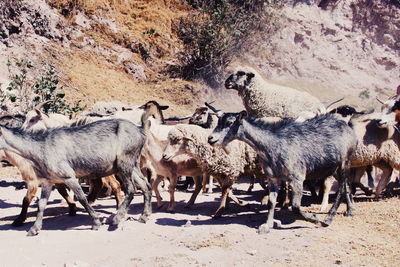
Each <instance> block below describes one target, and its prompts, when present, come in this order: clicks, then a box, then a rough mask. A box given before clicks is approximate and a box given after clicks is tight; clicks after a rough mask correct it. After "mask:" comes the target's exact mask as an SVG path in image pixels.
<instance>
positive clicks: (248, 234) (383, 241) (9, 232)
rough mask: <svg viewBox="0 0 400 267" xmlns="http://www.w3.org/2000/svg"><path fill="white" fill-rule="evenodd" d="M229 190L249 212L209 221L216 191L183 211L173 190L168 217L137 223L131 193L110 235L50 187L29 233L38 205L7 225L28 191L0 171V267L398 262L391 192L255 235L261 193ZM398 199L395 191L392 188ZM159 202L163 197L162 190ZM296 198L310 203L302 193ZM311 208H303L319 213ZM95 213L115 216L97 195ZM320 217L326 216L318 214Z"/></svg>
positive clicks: (182, 197) (262, 213)
mask: <svg viewBox="0 0 400 267" xmlns="http://www.w3.org/2000/svg"><path fill="white" fill-rule="evenodd" d="M235 187H236V190H235V194H236V195H238V197H239V198H241V199H244V200H247V201H249V202H250V203H251V204H250V208H245V207H239V206H238V205H236V204H234V203H232V204H231V205H230V206H229V210H228V211H226V213H225V214H224V216H223V217H222V218H220V219H211V217H210V215H211V214H212V213H213V212H214V211H215V209H216V208H217V205H218V201H219V197H220V192H219V190H218V188H216V189H215V190H214V193H212V194H200V195H199V197H198V199H197V201H196V203H195V205H194V206H193V207H192V208H190V209H187V208H185V202H186V201H187V200H188V199H189V197H190V193H191V190H189V191H188V192H183V191H177V192H176V199H177V202H178V203H177V209H176V212H175V213H168V212H166V211H165V208H166V205H164V207H163V208H161V209H157V208H156V205H155V199H154V198H153V212H154V213H153V214H152V215H151V219H150V220H149V221H148V222H147V223H146V224H142V223H139V222H138V221H137V220H136V219H137V218H138V217H139V214H140V212H141V210H142V208H143V197H142V196H141V195H139V194H138V195H137V196H135V198H134V201H133V203H132V204H131V206H130V210H129V215H128V220H127V221H125V222H124V223H122V225H120V227H119V228H118V229H116V230H113V231H110V230H109V228H108V225H106V224H105V225H103V226H102V227H101V228H100V230H98V231H92V230H90V228H91V226H90V223H91V221H90V218H89V216H88V214H87V213H86V212H85V211H84V210H83V209H82V207H80V210H79V211H78V214H77V215H76V216H74V217H70V216H68V208H67V205H66V203H65V202H64V201H61V197H60V195H59V194H58V192H56V191H54V192H53V193H52V196H51V198H50V201H49V205H48V207H47V209H46V212H45V219H44V223H43V230H42V231H41V232H40V233H39V235H38V236H35V237H27V236H26V232H27V230H28V229H29V228H30V227H31V226H32V224H33V222H34V218H35V216H36V209H37V206H36V204H32V206H31V207H30V209H29V213H28V216H29V217H28V219H27V221H26V223H25V224H24V225H23V226H22V227H17V228H14V227H12V226H11V223H12V220H13V219H14V218H15V217H16V216H17V214H18V213H19V212H20V208H21V202H22V198H23V196H24V194H25V192H26V189H25V188H23V183H22V182H21V180H20V177H19V175H18V174H17V172H16V169H15V168H13V167H6V168H1V169H0V194H1V200H0V236H1V242H0V259H1V261H0V266H145V265H148V266H187V265H189V264H191V265H194V266H278V265H279V266H333V265H342V266H399V264H400V249H399V245H400V237H399V234H398V229H399V227H400V214H399V212H398V211H399V204H400V199H399V198H398V196H395V197H392V198H387V199H383V200H380V201H371V199H370V198H368V197H365V196H363V195H358V196H357V197H356V200H357V202H356V204H355V207H356V212H355V216H354V217H344V216H343V211H344V208H345V205H343V204H342V205H341V207H340V212H339V214H338V215H337V216H336V217H335V219H334V222H333V224H332V225H331V226H330V227H327V228H317V227H316V226H314V225H313V224H311V223H308V222H305V221H303V220H301V219H298V218H297V217H296V216H294V215H292V214H291V213H290V211H280V210H278V211H277V212H276V217H277V218H278V219H280V220H281V221H282V228H280V229H273V230H272V231H271V232H270V233H269V234H266V235H259V234H257V232H256V229H257V227H258V226H259V225H260V224H261V223H263V222H264V221H265V219H266V210H265V207H263V206H261V205H260V204H259V200H260V198H261V196H262V190H261V187H260V186H259V185H256V187H255V189H254V190H253V192H252V193H247V191H246V189H247V187H248V182H247V181H242V182H241V183H239V184H237V185H235ZM397 193H398V191H397ZM162 195H163V198H164V201H166V200H168V194H167V192H166V191H162ZM303 200H305V201H307V197H306V196H305V197H304V198H303ZM318 207H319V205H318V204H312V205H310V206H306V207H305V208H306V209H309V210H314V211H317V210H318ZM94 208H95V210H96V211H97V212H99V213H100V214H101V216H102V217H104V218H107V217H109V216H110V215H111V214H113V213H114V212H115V200H114V199H110V198H102V199H99V200H97V202H96V203H95V204H94ZM318 216H319V217H320V218H321V219H322V218H324V216H325V214H323V213H319V214H318Z"/></svg>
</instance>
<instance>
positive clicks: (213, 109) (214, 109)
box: [204, 102, 221, 113]
mask: <svg viewBox="0 0 400 267" xmlns="http://www.w3.org/2000/svg"><path fill="white" fill-rule="evenodd" d="M211 103H213V102H211ZM204 105H206V107H208V108H209V109H211V110H212V111H213V112H215V113H218V112H220V111H221V110H218V109H216V108H214V107H213V106H211V105H210V104H208V103H207V102H204Z"/></svg>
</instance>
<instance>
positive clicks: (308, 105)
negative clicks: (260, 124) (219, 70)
mask: <svg viewBox="0 0 400 267" xmlns="http://www.w3.org/2000/svg"><path fill="white" fill-rule="evenodd" d="M225 87H226V88H227V89H235V90H237V91H238V94H239V96H240V97H241V98H242V101H243V104H244V106H245V109H246V110H247V112H248V113H249V116H253V117H257V118H260V117H267V116H273V117H281V118H298V117H299V116H301V115H303V114H304V115H305V117H306V118H309V117H313V116H315V115H316V114H321V113H325V112H326V108H325V107H324V105H323V104H322V103H321V102H320V101H319V100H318V99H317V98H316V97H314V96H312V95H310V94H309V93H307V92H301V91H298V90H295V89H293V88H289V87H285V86H281V85H276V84H273V83H271V82H269V81H266V80H265V79H263V77H262V76H261V75H260V74H259V73H258V72H257V71H256V70H254V69H253V68H251V67H238V68H236V70H235V71H234V72H233V74H231V75H230V76H229V77H228V78H227V80H226V81H225ZM310 112H311V114H308V113H310Z"/></svg>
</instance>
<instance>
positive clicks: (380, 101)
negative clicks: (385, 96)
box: [376, 97, 385, 104]
mask: <svg viewBox="0 0 400 267" xmlns="http://www.w3.org/2000/svg"><path fill="white" fill-rule="evenodd" d="M376 100H378V102H379V103H381V104H385V103H384V102H383V101H382V100H380V99H379V98H378V97H376Z"/></svg>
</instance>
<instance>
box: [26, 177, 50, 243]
mask: <svg viewBox="0 0 400 267" xmlns="http://www.w3.org/2000/svg"><path fill="white" fill-rule="evenodd" d="M52 188H53V186H52V185H49V184H42V193H41V195H40V199H39V202H38V212H37V215H36V220H35V223H34V224H33V226H32V227H31V228H30V229H29V231H28V236H34V235H37V234H38V233H39V231H40V230H41V229H42V224H43V214H44V210H45V208H46V205H47V201H48V199H49V197H50V194H51V190H52Z"/></svg>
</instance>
